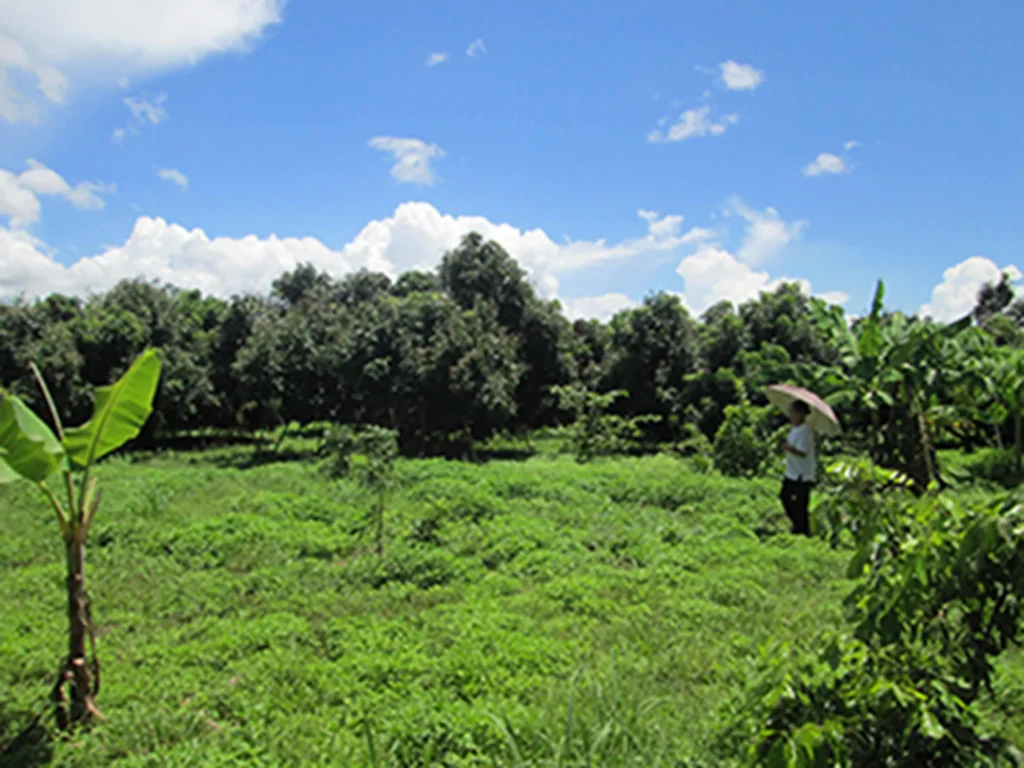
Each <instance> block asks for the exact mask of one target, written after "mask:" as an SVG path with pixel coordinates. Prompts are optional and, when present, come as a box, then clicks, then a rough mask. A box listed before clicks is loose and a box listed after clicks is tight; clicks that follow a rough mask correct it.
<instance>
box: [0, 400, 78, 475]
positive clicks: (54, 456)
mask: <svg viewBox="0 0 1024 768" xmlns="http://www.w3.org/2000/svg"><path fill="white" fill-rule="evenodd" d="M0 398H2V399H0V450H2V451H3V457H2V458H0V465H2V466H0V483H9V482H11V479H12V478H11V473H12V472H13V473H14V474H16V475H20V476H21V477H24V478H25V479H27V480H31V481H32V482H35V483H39V482H42V481H43V480H45V479H46V478H48V477H49V476H50V475H52V474H53V473H54V472H55V471H57V469H58V468H59V467H60V464H61V459H62V458H63V457H64V449H63V448H61V445H60V442H59V441H58V440H57V438H56V436H55V435H54V434H53V432H51V431H50V428H49V427H48V426H46V423H45V422H44V421H43V420H42V419H40V418H39V417H38V416H36V415H35V413H33V412H32V409H31V408H29V407H28V406H27V405H25V404H24V403H23V402H22V401H21V399H20V398H18V397H15V396H14V395H9V394H7V393H0Z"/></svg>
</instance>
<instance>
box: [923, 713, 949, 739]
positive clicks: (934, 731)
mask: <svg viewBox="0 0 1024 768" xmlns="http://www.w3.org/2000/svg"><path fill="white" fill-rule="evenodd" d="M921 733H923V734H924V735H925V737H926V738H929V739H936V740H938V739H941V738H942V737H943V736H945V735H946V729H945V728H943V727H942V723H940V722H939V720H938V718H937V717H935V715H933V714H932V713H931V712H929V711H928V710H927V709H926V710H925V711H924V712H922V713H921Z"/></svg>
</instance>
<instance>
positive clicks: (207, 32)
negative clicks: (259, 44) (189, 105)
mask: <svg viewBox="0 0 1024 768" xmlns="http://www.w3.org/2000/svg"><path fill="white" fill-rule="evenodd" d="M283 5H284V0H147V2H135V0H77V1H76V2H73V3H68V2H66V0H31V2H24V0H0V18H2V19H3V26H4V34H5V36H4V37H3V38H0V120H5V121H7V122H23V121H26V120H35V119H38V117H39V115H40V112H41V106H40V105H41V103H45V102H50V103H54V104H59V103H63V102H64V101H65V98H66V94H67V91H68V89H69V87H70V82H69V79H68V76H67V73H69V72H70V73H74V76H75V80H76V81H81V80H86V81H91V82H97V83H100V84H104V83H110V84H113V83H115V82H117V81H118V80H119V79H124V78H128V77H130V76H144V75H147V74H151V73H155V72H160V71H165V70H169V69H174V68H177V67H182V66H191V65H194V64H196V63H197V62H199V61H201V60H202V59H204V58H206V57H208V56H212V55H216V54H220V53H225V52H228V51H245V50H247V49H248V48H249V47H250V46H251V45H252V44H253V43H255V42H256V41H258V40H259V39H260V38H261V36H262V35H263V33H264V31H265V30H266V28H267V27H268V26H270V25H272V24H276V23H278V22H280V20H281V10H282V7H283ZM40 95H41V96H42V97H43V98H42V99H40V98H39V96H40Z"/></svg>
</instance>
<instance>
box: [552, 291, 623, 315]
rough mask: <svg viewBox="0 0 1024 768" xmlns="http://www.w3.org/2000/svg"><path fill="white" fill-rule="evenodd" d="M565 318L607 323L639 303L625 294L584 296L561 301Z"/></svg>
mask: <svg viewBox="0 0 1024 768" xmlns="http://www.w3.org/2000/svg"><path fill="white" fill-rule="evenodd" d="M559 301H560V303H561V304H562V309H563V310H564V311H565V316H566V317H568V318H569V319H570V320H600V321H601V322H607V321H608V320H610V319H611V318H612V317H613V316H614V315H616V314H617V313H619V312H621V311H622V310H624V309H630V308H632V307H635V306H636V304H637V302H635V301H634V300H633V299H631V298H629V296H627V295H626V294H624V293H605V294H602V295H600V296H584V297H582V298H579V299H560V300H559Z"/></svg>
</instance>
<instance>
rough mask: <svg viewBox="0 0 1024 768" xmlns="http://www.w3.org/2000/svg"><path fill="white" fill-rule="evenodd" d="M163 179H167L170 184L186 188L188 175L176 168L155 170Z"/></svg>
mask: <svg viewBox="0 0 1024 768" xmlns="http://www.w3.org/2000/svg"><path fill="white" fill-rule="evenodd" d="M156 175H157V176H159V177H160V178H161V179H163V180H164V181H169V182H171V183H172V184H177V185H178V186H179V187H181V188H182V189H188V176H186V175H185V174H184V173H182V172H181V171H179V170H178V169H177V168H161V169H160V170H158V171H157V172H156Z"/></svg>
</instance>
